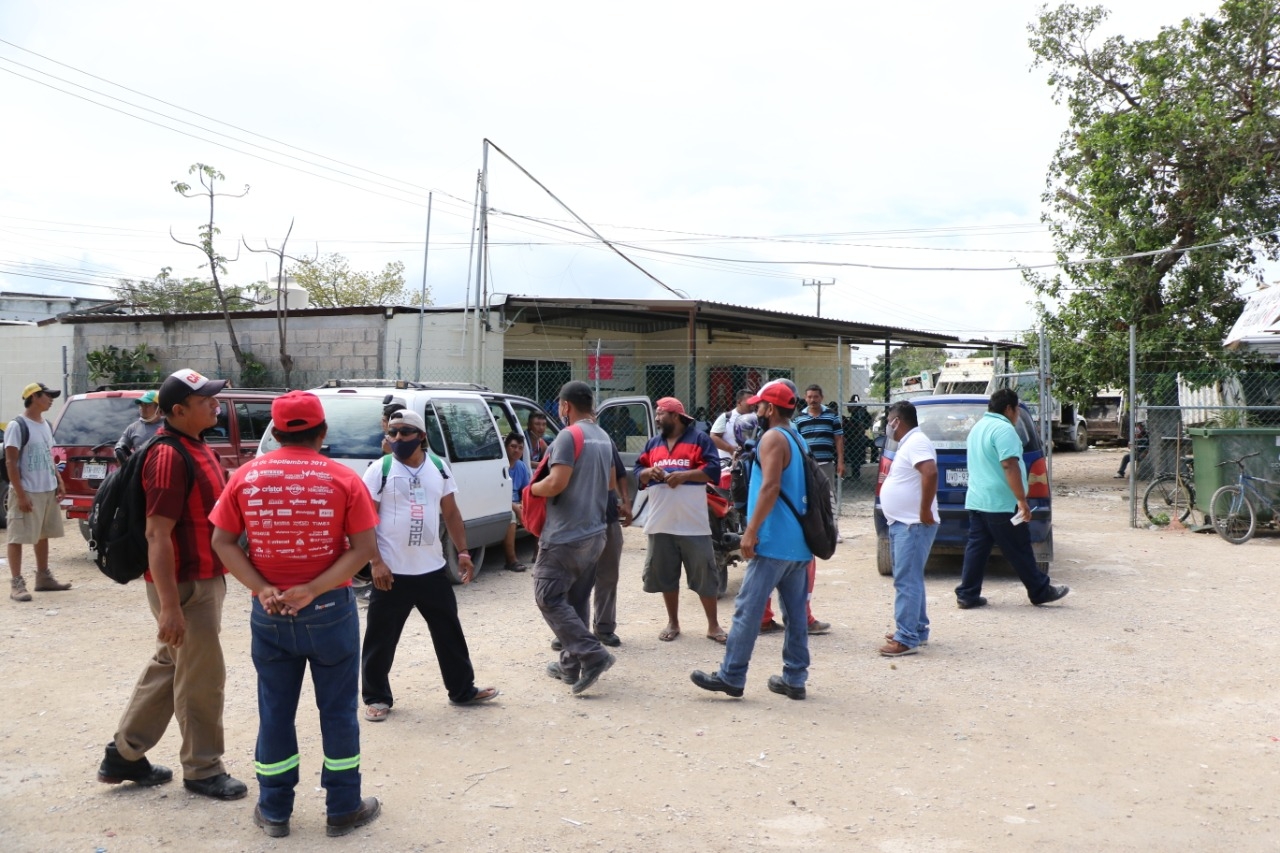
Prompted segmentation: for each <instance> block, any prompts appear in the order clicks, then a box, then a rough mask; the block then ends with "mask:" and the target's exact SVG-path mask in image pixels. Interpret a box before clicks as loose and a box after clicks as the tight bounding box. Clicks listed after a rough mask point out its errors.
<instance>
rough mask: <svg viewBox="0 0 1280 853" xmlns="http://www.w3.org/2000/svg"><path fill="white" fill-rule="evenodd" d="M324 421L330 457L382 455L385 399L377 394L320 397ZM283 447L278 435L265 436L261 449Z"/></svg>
mask: <svg viewBox="0 0 1280 853" xmlns="http://www.w3.org/2000/svg"><path fill="white" fill-rule="evenodd" d="M320 404H321V405H322V406H324V420H325V423H326V424H328V426H329V431H328V433H327V434H326V435H325V439H324V447H325V451H326V453H327V454H328V456H329V457H330V458H331V459H379V458H381V457H382V400H381V399H380V398H375V397H356V396H349V397H327V396H326V397H321V398H320ZM279 447H280V442H278V441H276V439H275V436H273V435H271V433H270V432H269V431H268V433H267V434H266V435H265V436H264V437H263V441H262V452H263V453H269V452H270V451H272V450H276V449H278V448H279Z"/></svg>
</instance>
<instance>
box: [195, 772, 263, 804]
mask: <svg viewBox="0 0 1280 853" xmlns="http://www.w3.org/2000/svg"><path fill="white" fill-rule="evenodd" d="M182 787H184V788H186V789H187V790H188V791H190V792H191V793H193V794H199V795H200V796H202V797H212V798H213V799H215V800H238V799H240V798H241V797H243V796H244V795H245V794H247V793H249V786H248V785H246V784H245V783H243V782H241V781H240V780H239V779H236V778H233V777H232V776H231V774H230V773H219V774H218V775H217V776H210V777H209V778H208V779H183V780H182Z"/></svg>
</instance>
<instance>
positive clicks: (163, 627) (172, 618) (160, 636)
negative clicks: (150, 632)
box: [156, 607, 187, 649]
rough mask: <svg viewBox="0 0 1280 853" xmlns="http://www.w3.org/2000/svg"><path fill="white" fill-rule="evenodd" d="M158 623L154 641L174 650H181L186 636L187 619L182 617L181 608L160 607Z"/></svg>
mask: <svg viewBox="0 0 1280 853" xmlns="http://www.w3.org/2000/svg"><path fill="white" fill-rule="evenodd" d="M158 622H159V630H157V631H156V639H157V640H159V641H160V642H162V643H164V644H166V645H169V646H173V647H174V648H175V649H177V648H181V647H182V641H183V640H184V639H186V636H187V619H186V617H185V616H183V615H182V608H181V607H171V608H165V607H161V608H160V618H159V620H158Z"/></svg>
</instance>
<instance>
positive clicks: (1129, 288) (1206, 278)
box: [1028, 0, 1280, 398]
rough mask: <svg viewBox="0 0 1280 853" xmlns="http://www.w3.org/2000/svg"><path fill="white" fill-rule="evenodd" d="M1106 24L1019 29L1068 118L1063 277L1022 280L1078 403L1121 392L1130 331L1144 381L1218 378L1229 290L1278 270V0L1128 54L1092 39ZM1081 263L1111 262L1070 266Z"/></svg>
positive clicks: (1059, 240) (1059, 213)
mask: <svg viewBox="0 0 1280 853" xmlns="http://www.w3.org/2000/svg"><path fill="white" fill-rule="evenodd" d="M1106 14H1107V13H1106V11H1105V10H1104V9H1103V8H1101V7H1092V8H1087V9H1086V8H1079V7H1076V6H1074V5H1070V4H1066V5H1062V6H1059V7H1058V8H1056V9H1048V8H1046V9H1044V10H1043V11H1042V14H1041V16H1040V18H1039V20H1038V22H1036V23H1034V24H1032V25H1031V26H1030V28H1029V29H1030V32H1031V38H1030V46H1031V49H1032V51H1034V53H1035V56H1036V58H1035V62H1034V66H1035V67H1044V68H1046V69H1047V70H1048V72H1049V84H1050V86H1052V87H1053V92H1054V100H1055V102H1057V103H1060V104H1065V105H1066V107H1067V109H1068V114H1069V119H1068V127H1067V130H1066V131H1065V132H1064V133H1063V135H1062V140H1061V143H1060V144H1059V146H1058V149H1057V152H1056V154H1055V155H1054V158H1053V161H1052V163H1051V164H1050V167H1049V174H1048V179H1047V190H1046V192H1045V194H1044V201H1045V204H1046V206H1047V211H1046V213H1045V214H1044V217H1043V218H1044V221H1045V222H1046V223H1047V224H1048V225H1049V227H1050V230H1051V232H1052V234H1053V237H1054V242H1055V248H1056V250H1057V253H1058V259H1059V261H1060V262H1061V263H1062V264H1063V272H1062V273H1061V274H1059V275H1057V276H1053V277H1045V276H1038V275H1034V274H1029V275H1028V280H1029V281H1030V283H1031V284H1032V285H1033V287H1034V288H1035V290H1036V293H1037V295H1038V297H1039V298H1040V300H1041V303H1040V311H1041V319H1042V321H1043V323H1044V326H1045V328H1046V330H1047V332H1048V334H1049V336H1050V340H1051V344H1052V348H1053V354H1054V355H1053V357H1054V374H1055V381H1056V383H1057V386H1058V387H1059V388H1061V389H1063V390H1064V391H1065V392H1066V393H1067V394H1068V395H1069V396H1072V397H1077V398H1084V397H1087V396H1088V395H1090V394H1092V393H1094V392H1095V391H1096V390H1097V389H1098V388H1100V387H1104V386H1108V385H1123V384H1126V382H1127V379H1126V377H1127V373H1128V370H1127V364H1128V355H1127V353H1128V334H1127V328H1128V325H1129V323H1130V322H1134V323H1136V324H1137V328H1138V334H1139V344H1138V346H1139V352H1140V353H1141V355H1140V358H1142V359H1143V367H1144V369H1145V370H1149V371H1163V372H1166V373H1168V374H1171V373H1173V372H1175V371H1178V370H1188V369H1191V368H1192V367H1199V368H1200V369H1201V373H1202V375H1209V374H1211V373H1213V372H1214V371H1215V370H1220V371H1221V370H1226V369H1228V368H1229V367H1230V365H1229V363H1228V361H1227V357H1226V356H1225V354H1224V352H1223V350H1222V347H1221V341H1222V339H1223V337H1224V336H1225V334H1226V332H1227V331H1228V330H1229V329H1230V327H1231V324H1232V323H1233V322H1234V321H1235V320H1236V318H1237V317H1238V316H1239V314H1240V310H1241V306H1242V302H1241V299H1240V297H1239V296H1238V291H1239V289H1240V287H1241V285H1242V284H1244V283H1245V282H1248V281H1257V280H1260V278H1261V272H1260V267H1259V264H1260V262H1261V261H1262V260H1263V259H1272V260H1274V259H1276V258H1277V256H1280V240H1278V239H1277V236H1276V234H1275V232H1276V230H1277V229H1280V173H1278V172H1277V169H1276V166H1277V157H1278V156H1280V7H1278V6H1277V5H1276V3H1275V0H1226V2H1225V3H1223V5H1222V7H1221V9H1220V10H1219V12H1218V13H1217V15H1216V17H1203V18H1199V19H1187V20H1184V21H1182V22H1181V23H1180V24H1178V25H1176V26H1169V27H1165V28H1164V29H1162V30H1161V31H1160V32H1159V33H1158V34H1157V35H1156V36H1155V37H1154V38H1151V39H1146V40H1139V41H1128V40H1126V39H1125V38H1123V37H1120V36H1113V37H1111V38H1107V39H1104V40H1101V41H1099V40H1097V38H1096V37H1095V36H1094V33H1095V30H1096V29H1097V28H1098V27H1099V25H1100V24H1101V23H1102V22H1103V20H1104V19H1105V17H1106ZM1086 257H1087V258H1120V260H1112V261H1107V262H1103V263H1090V264H1080V263H1074V264H1073V263H1071V261H1073V260H1080V259H1081V258H1086ZM1150 390H1152V391H1156V390H1157V389H1150ZM1164 390H1165V393H1167V391H1168V389H1167V388H1166V389H1164ZM1160 396H1163V395H1160Z"/></svg>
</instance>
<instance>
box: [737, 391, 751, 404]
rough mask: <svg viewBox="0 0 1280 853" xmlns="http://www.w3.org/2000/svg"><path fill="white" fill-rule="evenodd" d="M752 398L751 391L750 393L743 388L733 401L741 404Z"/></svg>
mask: <svg viewBox="0 0 1280 853" xmlns="http://www.w3.org/2000/svg"><path fill="white" fill-rule="evenodd" d="M750 396H751V392H750V391H748V390H747V389H746V388H741V389H739V390H738V393H737V394H736V395H734V398H733V399H734V401H735V402H738V403H741V402H742V401H743V400H745V399H747V398H748V397H750Z"/></svg>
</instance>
